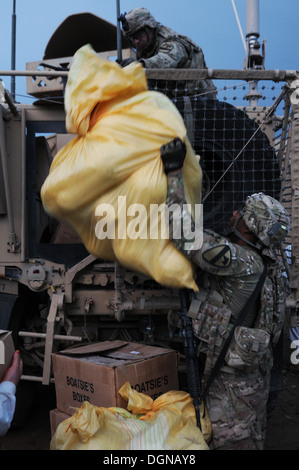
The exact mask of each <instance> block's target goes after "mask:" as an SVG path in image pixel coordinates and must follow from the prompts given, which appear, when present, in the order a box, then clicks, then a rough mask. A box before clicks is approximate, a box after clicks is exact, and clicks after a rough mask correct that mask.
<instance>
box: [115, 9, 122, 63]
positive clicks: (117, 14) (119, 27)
mask: <svg viewBox="0 0 299 470" xmlns="http://www.w3.org/2000/svg"><path fill="white" fill-rule="evenodd" d="M116 18H117V60H118V62H121V61H122V44H121V25H120V0H116Z"/></svg>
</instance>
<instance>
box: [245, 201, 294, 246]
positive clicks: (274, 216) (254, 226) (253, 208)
mask: <svg viewBox="0 0 299 470" xmlns="http://www.w3.org/2000/svg"><path fill="white" fill-rule="evenodd" d="M241 214H242V216H243V220H244V222H245V225H246V226H247V227H248V228H249V230H250V231H251V232H252V233H254V234H255V235H256V237H257V238H258V240H259V241H260V242H261V244H262V245H263V246H264V247H268V248H269V247H270V246H272V245H279V244H280V243H281V242H282V241H283V240H284V239H285V237H286V236H287V234H288V231H289V229H290V218H289V215H288V213H287V211H286V210H285V208H284V207H283V205H282V204H281V203H280V202H279V201H277V200H276V199H274V198H272V197H271V196H267V195H265V194H264V193H256V194H252V195H251V196H248V197H247V198H246V201H245V206H244V208H243V210H242V211H241Z"/></svg>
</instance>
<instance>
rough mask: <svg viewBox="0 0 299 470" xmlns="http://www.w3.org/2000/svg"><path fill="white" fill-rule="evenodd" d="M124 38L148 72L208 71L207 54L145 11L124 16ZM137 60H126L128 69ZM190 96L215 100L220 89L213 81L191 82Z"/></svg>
mask: <svg viewBox="0 0 299 470" xmlns="http://www.w3.org/2000/svg"><path fill="white" fill-rule="evenodd" d="M120 20H121V21H122V27H123V31H124V34H125V35H126V36H127V37H128V38H129V39H130V41H131V42H132V45H133V47H134V48H135V49H136V59H137V60H138V61H139V62H140V63H141V64H142V65H143V67H145V68H161V69H164V68H180V69H206V68H207V66H206V62H205V58H204V54H203V51H202V50H201V48H200V47H199V46H197V44H195V43H194V42H193V41H192V40H191V39H189V38H188V37H187V36H182V35H181V34H178V33H176V32H175V31H173V30H172V29H170V28H168V27H166V26H164V25H162V24H160V23H158V22H157V21H156V20H155V18H154V17H153V16H152V15H151V13H150V12H149V11H148V10H147V9H145V8H135V9H134V10H131V11H130V12H129V13H125V14H124V15H121V17H120ZM132 60H133V59H125V60H123V61H122V62H121V65H123V66H125V65H128V64H129V63H130V62H131V61H132ZM187 83H188V92H189V94H195V93H198V94H202V95H203V96H204V97H213V98H214V97H215V96H216V88H215V86H214V85H213V82H212V80H210V79H206V80H200V81H198V82H196V83H195V82H193V81H192V83H191V82H187Z"/></svg>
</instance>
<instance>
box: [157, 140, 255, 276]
mask: <svg viewBox="0 0 299 470" xmlns="http://www.w3.org/2000/svg"><path fill="white" fill-rule="evenodd" d="M185 155H186V148H185V146H184V144H183V142H182V141H181V140H180V139H174V140H173V141H172V142H169V143H168V144H167V145H165V146H163V147H161V158H162V161H163V165H164V169H165V173H166V175H167V197H166V204H167V206H168V207H171V206H172V205H177V206H178V207H179V208H180V211H179V214H180V217H181V218H179V219H178V218H176V217H169V237H170V238H171V240H172V242H173V244H174V245H175V246H176V248H177V249H178V250H179V251H180V252H181V253H183V254H184V255H185V256H187V257H188V258H189V259H190V260H191V261H192V262H193V263H194V264H195V265H196V266H198V267H199V268H201V269H202V270H204V271H208V272H210V273H212V274H217V275H219V276H236V277H238V278H239V279H240V278H242V277H243V276H244V277H247V278H248V276H249V275H255V274H256V273H259V272H260V270H261V269H262V260H261V259H260V257H259V256H258V255H257V254H255V253H253V252H252V251H251V250H248V249H246V248H243V247H242V246H239V245H236V244H234V243H231V242H230V241H229V240H228V239H227V238H225V237H223V236H221V235H218V234H217V233H215V232H213V231H211V230H203V233H202V235H203V236H202V246H201V247H200V248H199V249H196V250H192V249H191V250H190V249H186V246H187V245H186V239H185V237H184V231H183V217H184V216H185V215H184V214H185V212H184V205H186V198H185V192H184V183H183V175H182V166H183V163H184V159H185ZM203 210H204V208H203ZM190 221H191V230H192V231H194V228H195V224H194V222H193V221H192V218H191V217H190ZM179 231H180V236H177V237H176V238H175V237H174V233H176V234H178V233H179ZM188 243H189V245H188V246H190V240H188Z"/></svg>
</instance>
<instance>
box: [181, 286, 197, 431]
mask: <svg viewBox="0 0 299 470" xmlns="http://www.w3.org/2000/svg"><path fill="white" fill-rule="evenodd" d="M180 299H181V310H180V319H181V322H182V329H181V332H182V337H183V344H184V352H185V358H186V368H187V382H188V391H189V393H190V395H191V397H192V398H193V404H194V408H195V415H196V422H197V426H198V427H199V429H200V430H201V422H200V405H201V399H200V395H201V386H200V378H199V371H198V358H197V347H196V341H195V337H194V333H193V328H192V320H191V318H190V317H188V309H189V294H188V290H187V289H180Z"/></svg>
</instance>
